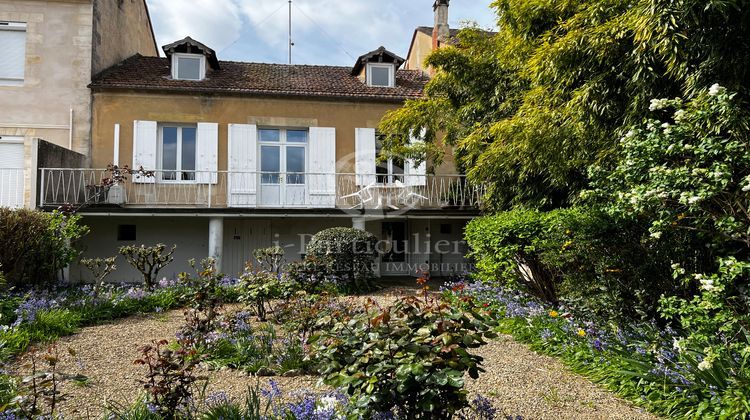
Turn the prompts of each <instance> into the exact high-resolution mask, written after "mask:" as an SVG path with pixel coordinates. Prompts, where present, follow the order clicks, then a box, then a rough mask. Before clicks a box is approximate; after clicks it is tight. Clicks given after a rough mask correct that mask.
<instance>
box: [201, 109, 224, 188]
mask: <svg viewBox="0 0 750 420" xmlns="http://www.w3.org/2000/svg"><path fill="white" fill-rule="evenodd" d="M218 170H219V124H216V123H198V132H197V134H196V139H195V171H196V174H195V179H196V181H197V182H198V183H199V184H216V181H217V178H218V173H217V172H218Z"/></svg>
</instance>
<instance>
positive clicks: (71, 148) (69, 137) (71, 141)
mask: <svg viewBox="0 0 750 420" xmlns="http://www.w3.org/2000/svg"><path fill="white" fill-rule="evenodd" d="M68 130H69V131H70V133H69V135H68V149H70V150H73V108H70V122H69V125H68Z"/></svg>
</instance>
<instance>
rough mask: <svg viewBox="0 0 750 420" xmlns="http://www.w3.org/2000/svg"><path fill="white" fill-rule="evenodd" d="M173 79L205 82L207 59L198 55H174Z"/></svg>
mask: <svg viewBox="0 0 750 420" xmlns="http://www.w3.org/2000/svg"><path fill="white" fill-rule="evenodd" d="M172 78H173V79H178V80H203V79H205V78H206V57H204V56H203V55H198V54H177V53H175V54H172Z"/></svg>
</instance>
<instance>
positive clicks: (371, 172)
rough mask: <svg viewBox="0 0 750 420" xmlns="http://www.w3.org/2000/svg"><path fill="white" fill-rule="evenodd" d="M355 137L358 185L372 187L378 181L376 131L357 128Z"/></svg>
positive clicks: (355, 165)
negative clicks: (376, 172) (376, 171)
mask: <svg viewBox="0 0 750 420" xmlns="http://www.w3.org/2000/svg"><path fill="white" fill-rule="evenodd" d="M354 137H355V138H354V143H355V145H354V147H355V151H354V152H355V162H354V170H355V173H356V175H357V185H360V186H365V185H370V184H372V183H373V182H375V180H376V176H375V159H376V156H375V153H376V151H375V150H376V149H375V129H374V128H357V129H356V132H355V136H354Z"/></svg>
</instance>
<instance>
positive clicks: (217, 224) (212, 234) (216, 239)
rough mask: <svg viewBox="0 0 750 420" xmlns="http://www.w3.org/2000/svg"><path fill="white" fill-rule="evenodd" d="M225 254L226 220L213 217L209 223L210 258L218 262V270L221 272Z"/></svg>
mask: <svg viewBox="0 0 750 420" xmlns="http://www.w3.org/2000/svg"><path fill="white" fill-rule="evenodd" d="M223 254H224V219H223V218H221V217H212V218H211V219H209V221H208V256H209V257H211V258H214V259H215V260H216V270H217V271H219V272H221V259H222V255H223Z"/></svg>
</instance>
